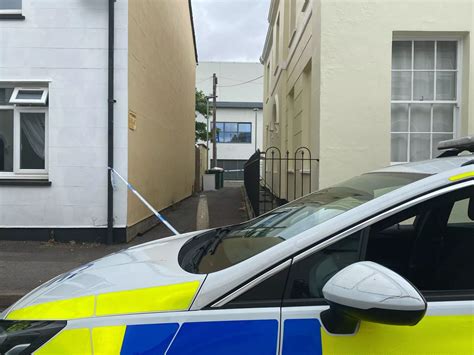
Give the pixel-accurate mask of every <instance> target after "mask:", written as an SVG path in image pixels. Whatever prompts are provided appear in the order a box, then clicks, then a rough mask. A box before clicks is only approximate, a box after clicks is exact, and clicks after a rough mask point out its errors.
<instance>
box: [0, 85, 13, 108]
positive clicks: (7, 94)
mask: <svg viewBox="0 0 474 355" xmlns="http://www.w3.org/2000/svg"><path fill="white" fill-rule="evenodd" d="M12 94H13V89H7V88H0V105H9V104H10V98H11V97H12Z"/></svg>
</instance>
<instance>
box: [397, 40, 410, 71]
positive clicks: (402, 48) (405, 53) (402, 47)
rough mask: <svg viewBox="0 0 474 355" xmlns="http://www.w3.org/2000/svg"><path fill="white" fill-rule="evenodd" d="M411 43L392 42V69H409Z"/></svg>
mask: <svg viewBox="0 0 474 355" xmlns="http://www.w3.org/2000/svg"><path fill="white" fill-rule="evenodd" d="M411 47H412V46H411V41H404V42H403V41H398V42H393V45H392V69H411V58H412V49H411Z"/></svg>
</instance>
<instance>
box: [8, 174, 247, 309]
mask: <svg viewBox="0 0 474 355" xmlns="http://www.w3.org/2000/svg"><path fill="white" fill-rule="evenodd" d="M203 198H204V199H205V200H206V202H207V206H208V221H209V228H213V227H219V226H224V225H230V224H236V223H240V222H243V221H245V220H246V219H247V213H246V210H245V207H244V202H243V194H242V188H241V184H240V183H226V185H225V187H224V188H223V189H221V190H218V191H209V192H205V193H202V194H198V195H195V196H191V197H189V198H187V199H185V200H183V201H181V202H179V203H177V204H176V205H173V206H172V207H170V208H168V209H166V210H165V211H163V215H164V216H165V217H166V218H167V219H168V221H169V222H170V223H171V224H172V225H173V226H174V227H175V228H176V229H177V230H178V231H179V232H181V233H186V232H192V231H194V230H196V222H197V218H196V216H197V212H198V205H199V204H200V203H199V201H200V200H201V201H202V200H203ZM201 208H202V206H201ZM200 227H203V225H202V223H201V224H200ZM168 236H170V232H169V230H168V229H167V228H166V227H165V226H164V225H163V224H159V225H157V226H156V227H155V228H153V229H152V230H150V231H149V232H147V233H145V234H144V235H142V236H138V237H136V238H135V239H134V240H133V241H132V242H130V243H129V244H119V245H103V244H87V243H75V242H70V243H55V242H46V243H45V242H22V241H0V310H1V309H4V308H6V307H8V306H9V305H10V304H12V303H14V302H15V301H16V300H18V299H19V298H21V297H22V296H23V295H25V294H26V293H28V292H29V291H30V290H32V289H34V288H36V287H37V286H39V285H41V284H42V283H44V282H46V281H48V280H50V279H51V278H53V277H55V276H57V275H59V274H61V273H64V272H67V271H69V270H71V269H74V268H76V267H78V266H80V265H82V264H85V263H87V262H90V261H93V260H96V259H99V258H102V257H103V256H106V255H108V254H110V253H114V252H116V251H119V250H122V249H125V248H128V247H130V246H134V245H138V244H142V243H146V242H149V241H153V240H157V239H161V238H164V237H168Z"/></svg>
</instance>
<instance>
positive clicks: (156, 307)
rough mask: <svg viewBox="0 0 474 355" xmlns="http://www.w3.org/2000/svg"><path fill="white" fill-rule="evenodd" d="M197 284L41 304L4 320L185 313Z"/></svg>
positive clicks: (188, 283) (181, 284)
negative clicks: (170, 312)
mask: <svg viewBox="0 0 474 355" xmlns="http://www.w3.org/2000/svg"><path fill="white" fill-rule="evenodd" d="M199 284H200V283H199V281H192V282H186V283H180V284H174V285H166V286H157V287H149V288H143V289H137V290H127V291H118V292H109V293H104V294H99V295H96V296H94V295H92V296H85V297H77V298H72V299H67V300H60V301H54V302H46V303H40V304H36V305H33V306H28V307H25V308H21V309H17V310H13V311H11V312H10V313H8V315H7V317H6V319H8V320H30V321H31V320H74V319H80V318H90V317H93V316H110V315H120V314H133V313H150V312H168V311H184V310H187V309H189V307H190V306H191V303H192V301H193V299H194V297H195V295H196V293H197V290H198V288H199ZM137 300H138V301H137Z"/></svg>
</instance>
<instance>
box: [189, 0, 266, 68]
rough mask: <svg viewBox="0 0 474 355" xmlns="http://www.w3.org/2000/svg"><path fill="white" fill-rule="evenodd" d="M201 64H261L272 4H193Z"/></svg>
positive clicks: (255, 0) (243, 0)
mask: <svg viewBox="0 0 474 355" xmlns="http://www.w3.org/2000/svg"><path fill="white" fill-rule="evenodd" d="M192 4H193V13H194V25H195V29H196V39H197V47H198V55H199V61H201V62H205V61H236V62H240V61H242V62H258V61H259V59H260V56H261V54H262V51H263V45H264V42H265V36H266V34H267V26H268V22H267V15H268V9H269V6H270V0H192Z"/></svg>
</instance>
